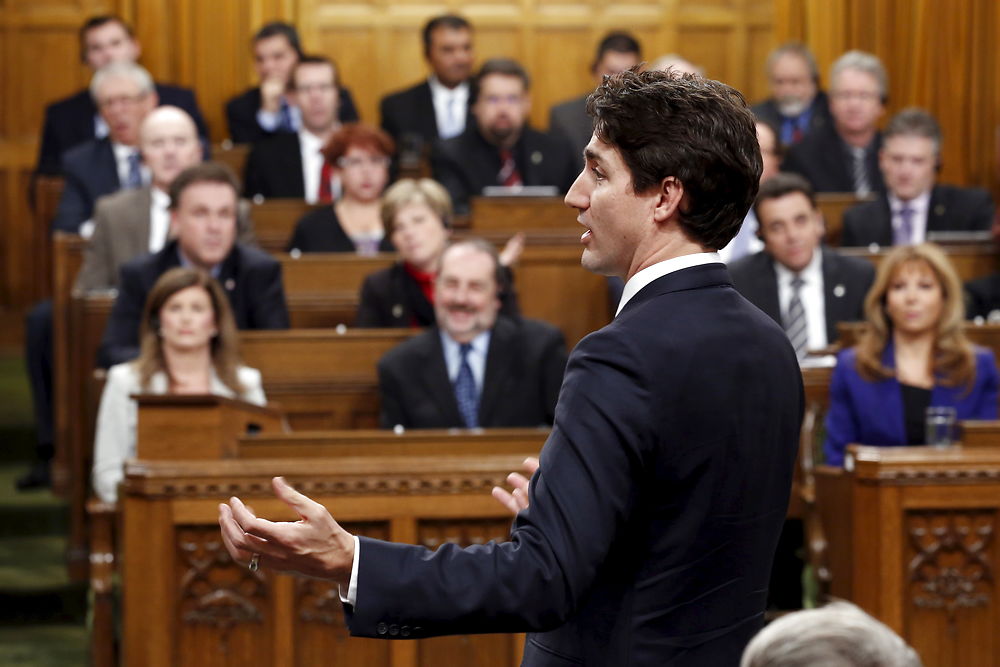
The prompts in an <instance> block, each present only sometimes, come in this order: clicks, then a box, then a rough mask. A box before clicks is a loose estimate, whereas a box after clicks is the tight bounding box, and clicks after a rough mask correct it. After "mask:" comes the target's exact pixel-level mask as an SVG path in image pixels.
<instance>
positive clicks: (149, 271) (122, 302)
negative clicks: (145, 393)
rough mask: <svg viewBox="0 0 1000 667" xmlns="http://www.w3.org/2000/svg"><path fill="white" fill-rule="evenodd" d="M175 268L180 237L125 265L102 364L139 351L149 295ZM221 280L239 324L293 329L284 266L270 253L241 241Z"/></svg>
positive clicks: (102, 349)
mask: <svg viewBox="0 0 1000 667" xmlns="http://www.w3.org/2000/svg"><path fill="white" fill-rule="evenodd" d="M176 266H180V255H179V254H178V252H177V241H171V242H169V243H167V245H165V246H163V249H162V250H160V251H159V252H157V253H150V254H146V255H143V256H141V257H137V258H136V259H133V260H132V261H130V262H126V263H125V264H123V265H122V268H121V272H120V276H119V279H118V297H117V298H116V299H115V305H114V307H113V308H112V309H111V315H110V316H109V317H108V323H107V325H106V326H105V329H104V337H103V338H102V339H101V347H100V349H99V350H98V353H97V365H98V366H100V367H102V368H108V367H110V366H113V365H114V364H120V363H123V362H125V361H129V360H130V359H134V358H135V357H137V356H138V355H139V325H140V323H141V322H142V312H143V309H144V308H145V306H146V297H147V296H148V295H149V292H150V290H152V289H153V285H154V284H156V281H157V280H158V279H159V278H160V276H161V275H163V274H164V273H165V272H166V271H167V270H168V269H172V268H174V267H176ZM216 279H217V280H218V281H219V284H220V285H222V289H224V290H225V292H226V296H228V297H229V305H230V306H232V309H233V316H234V317H235V318H236V326H237V328H239V329H287V328H288V307H287V306H286V305H285V289H284V286H283V285H282V282H281V264H279V263H278V262H277V260H275V259H273V258H272V257H271V256H270V255H268V254H267V253H266V252H264V251H262V250H258V249H257V248H251V247H250V246H245V245H242V244H241V243H237V244H236V245H234V246H233V249H232V251H230V253H229V255H227V256H226V259H225V260H224V261H223V262H222V267H221V269H220V271H219V275H218V277H217V278H216Z"/></svg>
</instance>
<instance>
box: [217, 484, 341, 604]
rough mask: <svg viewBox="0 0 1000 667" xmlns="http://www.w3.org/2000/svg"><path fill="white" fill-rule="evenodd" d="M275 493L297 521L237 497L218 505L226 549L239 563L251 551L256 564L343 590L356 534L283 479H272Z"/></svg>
mask: <svg viewBox="0 0 1000 667" xmlns="http://www.w3.org/2000/svg"><path fill="white" fill-rule="evenodd" d="M271 485H272V486H273V487H274V494H275V495H276V496H278V498H280V499H281V500H282V501H284V502H285V504H286V505H288V506H289V507H291V508H292V509H293V510H295V512H296V513H297V514H298V515H299V517H300V519H299V520H298V521H280V522H275V521H268V520H267V519H259V518H257V517H256V516H254V514H253V512H251V511H250V509H249V508H248V507H247V506H246V505H244V504H243V502H242V501H240V499H239V498H236V497H235V496H234V497H233V498H230V499H229V504H228V505H227V504H225V503H223V504H221V505H219V526H220V527H221V529H222V541H223V543H224V544H225V545H226V550H227V551H229V555H230V556H232V557H233V560H235V561H236V562H238V563H241V564H244V565H245V564H247V563H248V562H250V561H251V560H252V558H253V556H254V554H257V555H258V559H257V563H258V564H259V566H260V567H268V568H272V569H274V570H279V571H282V572H297V573H299V574H304V575H306V576H310V577H318V578H322V579H332V580H334V581H336V582H337V583H338V584H341V585H342V586H343V587H344V590H346V587H347V584H348V583H349V581H350V578H351V567H352V566H353V564H354V538H353V537H352V536H351V534H350V533H348V532H347V531H345V530H344V529H343V528H341V527H340V525H339V524H338V523H337V522H336V521H334V519H333V517H332V516H330V513H329V512H328V511H327V510H326V508H325V507H323V506H322V505H320V504H319V503H317V502H315V501H314V500H312V499H310V498H308V497H307V496H304V495H303V494H301V493H299V492H298V491H296V490H295V489H293V488H292V487H291V486H289V485H288V483H287V482H285V480H284V479H283V478H281V477H275V478H274V479H272V480H271Z"/></svg>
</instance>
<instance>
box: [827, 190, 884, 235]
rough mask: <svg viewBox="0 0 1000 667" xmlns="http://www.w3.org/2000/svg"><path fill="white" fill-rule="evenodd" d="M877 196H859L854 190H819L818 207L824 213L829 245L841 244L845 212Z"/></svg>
mask: <svg viewBox="0 0 1000 667" xmlns="http://www.w3.org/2000/svg"><path fill="white" fill-rule="evenodd" d="M873 199H875V196H874V195H872V196H869V197H858V196H857V195H855V194H854V193H853V192H818V193H816V208H818V209H819V212H820V213H822V214H823V222H824V224H825V226H826V236H825V241H826V243H827V244H828V245H832V246H839V245H840V237H841V234H842V233H843V229H844V212H845V211H847V209H849V208H853V207H854V206H857V205H858V204H863V203H864V202H866V201H872V200H873Z"/></svg>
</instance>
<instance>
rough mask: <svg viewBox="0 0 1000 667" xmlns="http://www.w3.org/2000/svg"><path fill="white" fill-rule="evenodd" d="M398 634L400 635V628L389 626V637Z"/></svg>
mask: <svg viewBox="0 0 1000 667" xmlns="http://www.w3.org/2000/svg"><path fill="white" fill-rule="evenodd" d="M398 634H399V626H398V625H396V624H395V623H393V624H392V625H390V626H389V635H390V636H392V637H395V636H396V635H398Z"/></svg>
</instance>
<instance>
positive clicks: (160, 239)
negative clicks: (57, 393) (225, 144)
mask: <svg viewBox="0 0 1000 667" xmlns="http://www.w3.org/2000/svg"><path fill="white" fill-rule="evenodd" d="M139 150H140V152H141V153H142V160H143V163H144V164H145V165H146V167H147V168H148V169H149V172H150V185H148V186H145V187H141V188H136V189H132V190H119V191H118V192H116V193H114V194H111V195H108V196H106V197H102V198H101V199H100V200H98V202H97V206H96V207H95V209H94V234H93V236H92V237H91V239H90V243H89V244H87V248H86V250H85V251H84V261H83V267H82V268H81V269H80V273H79V274H78V275H77V278H76V285H75V288H76V289H78V290H83V291H93V290H104V289H111V288H114V287H116V286H117V284H118V269H119V268H120V267H121V265H122V264H124V263H125V262H127V261H129V260H130V259H132V258H134V257H137V256H139V255H142V254H145V253H147V252H157V251H159V250H160V249H161V248H163V246H164V244H165V243H166V242H167V239H168V231H169V228H170V215H169V213H168V211H167V206H168V204H169V203H170V197H169V196H168V195H167V192H168V191H169V189H170V184H171V183H172V182H173V180H174V178H175V177H176V176H177V174H179V173H181V172H182V171H184V170H185V169H187V168H188V167H192V166H194V165H196V164H198V163H200V162H201V160H202V150H201V144H200V142H199V140H198V130H197V127H196V126H195V123H194V120H193V119H192V118H191V116H190V115H188V113H187V112H185V111H184V110H183V109H180V108H178V107H174V106H161V107H158V108H156V109H154V110H153V111H151V112H150V113H149V115H148V116H147V117H146V119H145V120H144V121H143V123H142V126H141V128H140V131H139ZM238 230H239V240H240V241H241V242H243V243H253V241H254V237H253V228H252V225H251V222H250V216H249V204H248V203H247V202H245V201H243V202H240V210H239V218H238Z"/></svg>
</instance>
